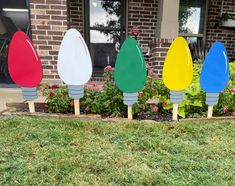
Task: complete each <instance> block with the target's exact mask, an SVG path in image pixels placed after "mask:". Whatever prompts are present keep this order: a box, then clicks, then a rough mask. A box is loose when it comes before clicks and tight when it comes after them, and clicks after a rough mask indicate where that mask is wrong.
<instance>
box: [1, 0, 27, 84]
mask: <svg viewBox="0 0 235 186" xmlns="http://www.w3.org/2000/svg"><path fill="white" fill-rule="evenodd" d="M17 30H22V31H24V32H25V33H26V34H28V35H29V36H30V22H29V14H28V2H27V0H1V1H0V83H4V84H5V83H7V84H11V83H13V82H12V80H11V78H10V75H9V72H8V66H7V56H8V46H9V44H10V41H11V38H12V36H13V35H14V33H15V32H16V31H17Z"/></svg>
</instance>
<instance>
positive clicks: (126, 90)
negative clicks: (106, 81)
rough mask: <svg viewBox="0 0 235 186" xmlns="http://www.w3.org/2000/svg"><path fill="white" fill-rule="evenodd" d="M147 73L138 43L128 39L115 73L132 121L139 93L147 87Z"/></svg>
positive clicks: (123, 46) (117, 62)
mask: <svg viewBox="0 0 235 186" xmlns="http://www.w3.org/2000/svg"><path fill="white" fill-rule="evenodd" d="M146 71H147V70H146V65H145V60H144V55H143V53H142V51H141V48H140V46H139V44H138V42H137V41H136V39H134V38H132V37H128V38H127V39H126V40H125V42H124V43H123V44H122V47H121V49H120V52H119V54H118V55H117V60H116V63H115V71H114V80H115V83H116V85H117V87H118V88H119V89H120V90H121V91H122V92H123V97H124V104H125V105H127V106H128V119H132V105H133V104H134V103H136V102H137V101H138V92H139V91H140V90H141V89H142V88H143V87H144V85H145V82H146V76H147V73H146Z"/></svg>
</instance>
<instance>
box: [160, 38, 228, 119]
mask: <svg viewBox="0 0 235 186" xmlns="http://www.w3.org/2000/svg"><path fill="white" fill-rule="evenodd" d="M192 78H193V63H192V56H191V52H190V50H189V47H188V44H187V41H186V40H185V39H184V38H183V37H177V38H176V39H175V40H174V41H173V43H172V44H171V46H170V48H169V50H168V53H167V56H166V59H165V63H164V67H163V82H164V84H165V86H166V87H167V88H168V89H170V99H171V102H173V117H172V119H173V120H178V117H177V115H178V104H179V103H180V102H181V101H182V100H183V95H184V90H185V89H186V88H187V87H188V86H189V85H190V83H191V81H192ZM228 81H229V60H228V55H227V52H226V49H225V47H224V45H223V44H222V43H221V42H216V43H215V44H214V45H213V46H212V47H211V49H210V51H209V52H208V54H207V56H206V58H205V61H204V63H203V67H202V71H201V75H200V85H201V88H202V89H203V90H204V91H205V92H206V104H207V105H208V114H207V117H208V118H211V117H212V115H213V105H215V104H217V103H218V98H219V93H220V92H221V91H223V90H224V89H225V87H226V85H227V83H228Z"/></svg>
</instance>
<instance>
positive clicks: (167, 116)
mask: <svg viewBox="0 0 235 186" xmlns="http://www.w3.org/2000/svg"><path fill="white" fill-rule="evenodd" d="M134 119H136V120H154V121H172V115H170V114H156V115H152V114H146V113H144V112H140V113H138V114H135V115H134Z"/></svg>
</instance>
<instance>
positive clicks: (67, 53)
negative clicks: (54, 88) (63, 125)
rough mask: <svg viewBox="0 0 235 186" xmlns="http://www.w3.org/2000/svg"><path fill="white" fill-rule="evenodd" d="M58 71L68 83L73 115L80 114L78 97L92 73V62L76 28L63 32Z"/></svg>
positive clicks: (80, 96)
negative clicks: (72, 102) (72, 103)
mask: <svg viewBox="0 0 235 186" xmlns="http://www.w3.org/2000/svg"><path fill="white" fill-rule="evenodd" d="M58 73H59V76H60V78H61V79H62V80H63V81H64V82H65V83H66V84H67V85H68V89H69V96H70V97H71V98H73V99H74V110H75V115H80V103H79V99H80V98H82V97H83V95H84V84H85V83H87V82H88V81H89V80H90V78H91V75H92V62H91V57H90V53H89V50H88V48H87V45H86V43H85V41H84V39H83V37H82V35H81V34H80V32H79V31H77V30H76V29H70V30H68V31H67V33H66V34H65V36H64V38H63V40H62V43H61V46H60V50H59V56H58Z"/></svg>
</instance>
